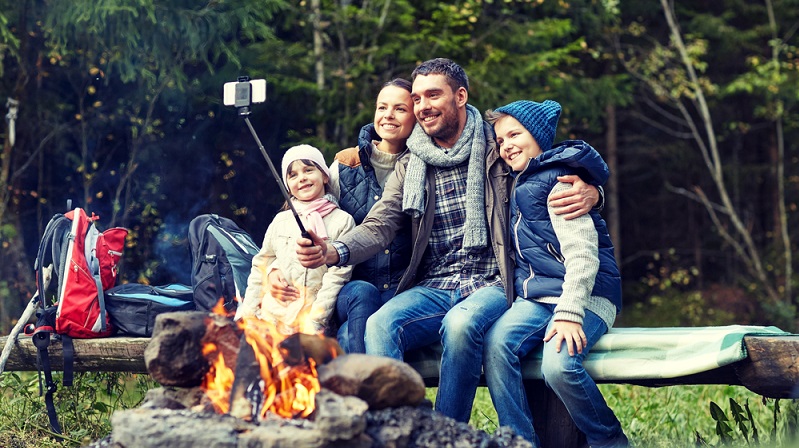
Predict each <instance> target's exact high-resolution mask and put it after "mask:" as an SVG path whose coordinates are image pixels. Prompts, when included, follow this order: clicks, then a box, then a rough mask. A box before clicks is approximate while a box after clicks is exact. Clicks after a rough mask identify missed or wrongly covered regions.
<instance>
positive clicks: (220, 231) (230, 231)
mask: <svg viewBox="0 0 799 448" xmlns="http://www.w3.org/2000/svg"><path fill="white" fill-rule="evenodd" d="M189 247H190V249H191V260H192V269H191V288H192V292H193V294H194V303H195V304H196V306H197V309H198V310H203V311H210V310H211V309H212V308H213V307H214V306H216V305H217V304H218V303H219V301H220V300H222V302H223V304H224V306H225V309H226V310H227V311H228V312H233V311H235V310H236V308H237V307H238V302H239V300H242V299H243V298H244V293H245V291H246V290H247V277H249V276H250V270H251V269H252V257H253V256H255V254H257V253H258V251H259V250H260V249H259V247H258V245H257V244H255V241H253V239H252V237H251V236H250V235H249V234H247V232H245V231H244V230H242V229H241V228H240V227H239V226H237V225H236V223H235V222H233V221H231V220H230V219H228V218H223V217H221V216H218V215H200V216H198V217H196V218H194V219H192V220H191V222H190V223H189Z"/></svg>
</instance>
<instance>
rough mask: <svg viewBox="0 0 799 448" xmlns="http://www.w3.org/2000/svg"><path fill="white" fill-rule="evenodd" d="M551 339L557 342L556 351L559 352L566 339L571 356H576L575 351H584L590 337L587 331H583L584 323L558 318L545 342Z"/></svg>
mask: <svg viewBox="0 0 799 448" xmlns="http://www.w3.org/2000/svg"><path fill="white" fill-rule="evenodd" d="M550 340H552V341H553V343H554V344H555V347H556V348H555V351H557V352H558V353H560V346H561V344H562V343H563V341H566V347H567V348H568V349H569V356H574V353H575V351H576V352H577V353H582V352H583V347H585V346H586V345H587V344H588V338H586V337H585V333H583V326H582V324H578V323H576V322H569V321H566V320H556V321H555V323H553V324H552V328H550V329H549V333H547V335H546V337H545V338H544V342H549V341H550Z"/></svg>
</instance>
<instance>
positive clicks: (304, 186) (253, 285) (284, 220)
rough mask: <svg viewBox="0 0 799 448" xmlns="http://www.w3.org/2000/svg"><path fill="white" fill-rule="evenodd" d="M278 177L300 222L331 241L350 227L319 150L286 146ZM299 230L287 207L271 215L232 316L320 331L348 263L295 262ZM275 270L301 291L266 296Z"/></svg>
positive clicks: (284, 330) (348, 271)
mask: <svg viewBox="0 0 799 448" xmlns="http://www.w3.org/2000/svg"><path fill="white" fill-rule="evenodd" d="M282 173H283V176H284V178H283V181H284V183H285V184H286V187H287V188H288V191H289V193H290V194H291V201H292V204H293V205H294V208H295V209H296V210H297V213H299V215H300V217H301V218H302V222H303V225H304V226H305V228H306V229H308V230H313V231H314V232H315V233H316V234H317V235H320V236H321V237H323V238H332V239H336V238H338V237H339V236H340V235H342V234H344V233H345V232H347V231H348V230H350V229H352V228H353V227H354V226H355V221H354V220H353V219H352V216H350V215H349V214H348V213H347V212H344V211H342V210H341V209H339V208H338V204H337V202H336V200H335V198H334V197H333V196H332V195H330V194H329V182H330V172H329V171H328V169H327V165H326V164H325V159H324V157H323V156H322V153H321V152H320V151H319V150H318V149H316V148H314V147H313V146H310V145H299V146H294V147H292V148H289V150H288V151H286V154H285V155H284V156H283V163H282ZM298 237H300V228H299V226H298V225H297V222H296V220H295V218H294V215H293V214H292V212H291V210H290V209H289V208H288V204H286V205H285V206H284V207H283V211H281V212H280V213H278V214H277V215H276V216H275V219H274V220H272V223H271V224H270V225H269V227H268V228H267V230H266V236H265V237H264V243H263V246H262V247H261V250H260V251H259V252H258V254H257V255H255V257H253V259H252V271H251V272H250V276H249V278H248V280H247V291H246V293H245V296H244V301H243V303H242V304H241V306H239V309H238V311H237V312H236V319H239V318H241V317H244V316H256V317H259V318H261V319H264V320H268V321H272V322H274V323H275V325H276V326H277V328H278V331H280V332H281V333H283V334H292V333H295V332H297V331H302V332H304V333H320V332H324V331H325V330H326V329H327V327H328V324H329V321H330V317H331V315H332V313H333V311H334V310H335V307H336V296H337V295H338V293H339V291H340V290H341V287H342V286H344V284H345V283H346V282H347V281H348V280H349V279H350V275H351V274H352V267H351V266H345V267H327V266H322V267H319V268H316V269H307V268H304V267H303V266H302V265H300V263H299V262H298V261H297V257H296V252H295V251H296V247H297V243H296V239H297V238H298ZM275 269H278V270H280V271H281V272H282V274H283V278H284V279H285V280H286V281H287V282H289V283H290V284H291V285H293V286H294V287H295V288H297V289H298V290H299V291H300V294H299V297H293V298H285V297H281V298H276V297H273V296H272V294H270V288H269V285H268V279H267V277H268V275H269V273H270V272H271V271H272V270H275Z"/></svg>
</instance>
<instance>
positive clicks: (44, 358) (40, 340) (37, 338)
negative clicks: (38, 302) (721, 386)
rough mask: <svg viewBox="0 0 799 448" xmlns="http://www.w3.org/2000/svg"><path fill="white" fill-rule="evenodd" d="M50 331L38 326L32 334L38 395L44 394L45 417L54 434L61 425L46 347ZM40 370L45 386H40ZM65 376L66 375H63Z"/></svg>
mask: <svg viewBox="0 0 799 448" xmlns="http://www.w3.org/2000/svg"><path fill="white" fill-rule="evenodd" d="M50 334H51V333H50V331H47V330H45V329H42V328H40V329H39V330H37V332H36V333H35V334H34V335H33V345H35V346H36V349H37V356H36V360H37V364H38V367H39V395H44V403H45V405H46V407H47V418H48V420H50V430H51V431H53V432H54V433H55V434H59V435H60V434H61V425H60V424H59V423H58V415H56V412H55V404H54V403H53V394H54V393H55V391H56V390H57V389H58V387H57V386H56V384H55V381H53V372H52V370H51V369H50V355H49V354H48V353H47V347H48V346H49V345H50ZM42 372H44V379H45V383H44V385H45V388H43V387H42ZM65 378H66V376H65Z"/></svg>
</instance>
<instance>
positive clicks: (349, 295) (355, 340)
mask: <svg viewBox="0 0 799 448" xmlns="http://www.w3.org/2000/svg"><path fill="white" fill-rule="evenodd" d="M396 291H397V288H391V289H387V290H385V291H383V292H380V291H379V290H378V289H377V287H376V286H375V285H373V284H371V283H369V282H366V281H363V280H352V281H351V282H348V283H347V284H345V285H344V287H343V288H341V291H339V293H338V297H337V299H336V317H337V319H338V322H340V323H341V326H340V327H339V329H338V334H337V338H338V343H339V345H341V348H343V349H344V351H345V352H347V353H366V348H365V347H364V342H363V336H364V333H366V319H368V318H369V316H371V315H372V314H374V312H375V311H377V310H378V308H380V307H381V306H383V304H384V303H386V302H387V301H388V300H389V299H390V298H392V297H394V293H395V292H396Z"/></svg>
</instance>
